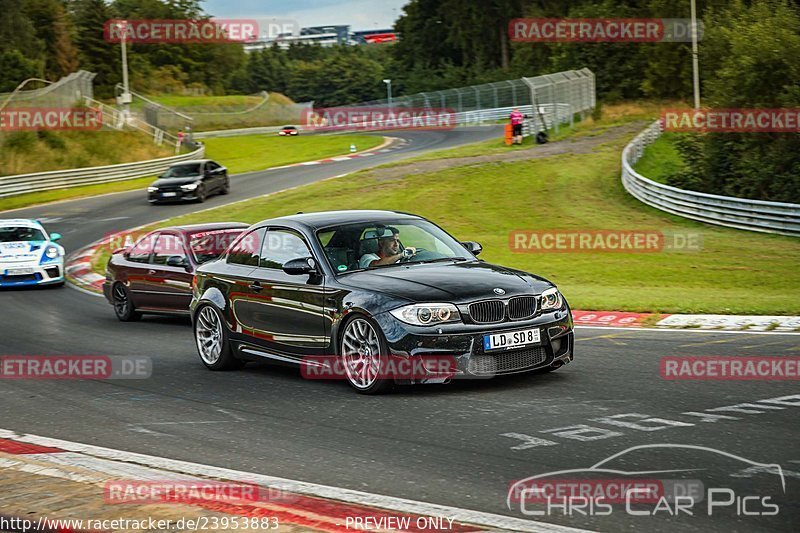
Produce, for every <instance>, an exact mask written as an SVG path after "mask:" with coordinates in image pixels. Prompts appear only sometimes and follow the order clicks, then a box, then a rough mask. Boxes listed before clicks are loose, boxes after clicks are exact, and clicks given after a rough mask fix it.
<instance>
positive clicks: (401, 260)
mask: <svg viewBox="0 0 800 533" xmlns="http://www.w3.org/2000/svg"><path fill="white" fill-rule="evenodd" d="M406 250H408V248H403V251H402V252H400V253H402V254H403V257H401V258H400V261H399V262H400V263H406V262H408V261H410V260H411V258H412V257H414V256H416V255H418V254H419V253H420V252H426V251H427V250H425V248H416V249H415V250H416V251H415V252H414V253H413V254H410V255H406Z"/></svg>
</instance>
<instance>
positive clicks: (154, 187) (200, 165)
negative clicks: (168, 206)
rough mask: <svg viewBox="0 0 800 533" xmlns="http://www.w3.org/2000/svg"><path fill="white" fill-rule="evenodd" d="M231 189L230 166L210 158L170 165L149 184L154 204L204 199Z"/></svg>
mask: <svg viewBox="0 0 800 533" xmlns="http://www.w3.org/2000/svg"><path fill="white" fill-rule="evenodd" d="M230 190H231V182H230V178H229V177H228V169H226V168H225V167H223V166H222V165H220V164H219V163H217V162H216V161H212V160H210V159H197V160H193V161H183V162H181V163H175V164H174V165H172V166H170V167H169V168H168V169H167V170H166V171H165V172H164V174H162V175H161V176H159V177H158V179H157V180H156V181H154V182H153V183H151V184H150V186H149V187H147V201H148V202H150V203H151V204H157V203H163V202H180V201H184V200H191V201H196V202H205V201H206V198H208V197H209V196H211V195H212V194H228V193H229V192H230Z"/></svg>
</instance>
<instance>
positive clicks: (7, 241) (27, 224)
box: [0, 219, 64, 287]
mask: <svg viewBox="0 0 800 533" xmlns="http://www.w3.org/2000/svg"><path fill="white" fill-rule="evenodd" d="M60 238H61V235H59V234H58V233H51V234H49V235H48V234H47V231H45V229H44V227H43V226H42V225H41V224H40V223H39V222H37V221H35V220H25V219H16V220H15V219H12V220H0V287H20V286H25V285H63V284H64V248H62V247H61V246H59V245H58V244H56V243H55V241H57V240H58V239H60Z"/></svg>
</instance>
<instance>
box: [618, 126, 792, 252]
mask: <svg viewBox="0 0 800 533" xmlns="http://www.w3.org/2000/svg"><path fill="white" fill-rule="evenodd" d="M659 135H661V125H660V123H659V122H658V121H657V122H655V123H653V124H651V125H650V126H649V127H648V128H647V129H645V130H644V131H643V132H641V133H640V134H639V135H637V136H636V138H634V139H633V140H632V141H631V142H630V143H629V144H628V145H627V146H626V147H625V150H623V152H622V184H623V186H624V187H625V189H626V190H627V191H628V192H629V193H630V194H631V195H632V196H633V197H634V198H636V199H638V200H640V201H642V202H644V203H646V204H647V205H650V206H652V207H655V208H656V209H660V210H662V211H666V212H667V213H671V214H673V215H678V216H682V217H685V218H691V219H693V220H699V221H701V222H706V223H708V224H716V225H719V226H728V227H731V228H737V229H744V230H750V231H761V232H765V233H780V234H782V235H792V236H796V237H797V236H800V204H786V203H780V202H764V201H761V200H747V199H745V198H736V197H733V196H718V195H716V194H706V193H702V192H694V191H686V190H683V189H678V188H676V187H670V186H669V185H664V184H662V183H657V182H655V181H653V180H650V179H647V178H646V177H644V176H642V175H641V174H638V173H637V172H636V171H635V170H633V165H634V164H635V163H636V162H637V161H638V160H639V158H640V157H641V156H642V154H643V153H644V149H645V147H646V146H647V145H648V144H650V143H652V142H653V141H655V140H656V139H657V138H658V137H659Z"/></svg>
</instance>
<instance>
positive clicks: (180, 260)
mask: <svg viewBox="0 0 800 533" xmlns="http://www.w3.org/2000/svg"><path fill="white" fill-rule="evenodd" d="M167 266H171V267H187V266H189V261H187V260H186V257H184V256H182V255H171V256H169V257H168V258H167Z"/></svg>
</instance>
